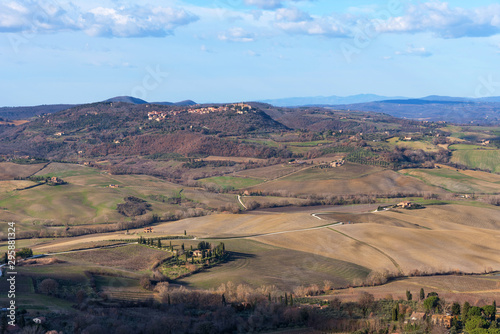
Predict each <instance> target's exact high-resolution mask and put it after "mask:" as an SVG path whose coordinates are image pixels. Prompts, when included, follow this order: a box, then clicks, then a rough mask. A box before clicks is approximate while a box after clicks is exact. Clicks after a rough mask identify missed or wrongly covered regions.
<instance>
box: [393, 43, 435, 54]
mask: <svg viewBox="0 0 500 334" xmlns="http://www.w3.org/2000/svg"><path fill="white" fill-rule="evenodd" d="M395 54H396V55H399V56H419V57H430V56H432V52H430V51H428V50H427V49H426V48H425V47H414V46H413V45H412V44H410V45H408V47H407V48H406V50H405V51H396V52H395Z"/></svg>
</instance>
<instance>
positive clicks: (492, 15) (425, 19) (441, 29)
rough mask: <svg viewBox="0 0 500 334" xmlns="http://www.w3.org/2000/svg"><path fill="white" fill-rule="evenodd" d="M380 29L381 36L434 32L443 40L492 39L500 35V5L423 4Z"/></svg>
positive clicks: (379, 23)
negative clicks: (466, 6)
mask: <svg viewBox="0 0 500 334" xmlns="http://www.w3.org/2000/svg"><path fill="white" fill-rule="evenodd" d="M376 27H377V30H378V31H379V32H394V33H398V32H401V33H405V32H409V33H416V32H432V33H434V34H436V35H437V36H439V37H442V38H460V37H484V36H492V35H496V34H498V33H499V32H500V5H499V4H494V5H490V6H486V7H478V8H475V9H463V8H459V7H454V8H452V7H450V5H449V4H448V3H446V2H439V1H434V2H427V3H420V4H417V5H411V6H409V7H408V10H407V12H406V14H405V15H402V16H397V17H392V18H389V19H387V20H385V21H379V22H378V23H377V25H376Z"/></svg>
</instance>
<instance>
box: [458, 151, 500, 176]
mask: <svg viewBox="0 0 500 334" xmlns="http://www.w3.org/2000/svg"><path fill="white" fill-rule="evenodd" d="M451 162H454V163H458V164H461V165H465V166H467V167H469V168H480V169H484V170H490V171H492V172H494V173H500V150H493V149H482V150H479V149H471V150H466V149H460V150H456V151H453V156H452V158H451Z"/></svg>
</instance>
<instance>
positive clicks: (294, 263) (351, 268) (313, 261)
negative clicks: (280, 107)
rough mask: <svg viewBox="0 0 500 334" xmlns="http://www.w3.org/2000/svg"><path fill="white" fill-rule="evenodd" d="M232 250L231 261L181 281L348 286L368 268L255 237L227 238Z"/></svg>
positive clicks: (205, 285) (197, 284) (288, 286)
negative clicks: (256, 239) (251, 238)
mask: <svg viewBox="0 0 500 334" xmlns="http://www.w3.org/2000/svg"><path fill="white" fill-rule="evenodd" d="M224 243H225V245H226V249H229V250H230V251H231V253H232V259H231V261H230V262H228V263H226V264H223V265H221V266H217V267H214V268H211V269H208V270H206V271H204V272H202V273H199V274H196V275H194V276H191V277H188V278H185V279H182V280H181V282H182V283H185V284H188V285H190V286H195V287H201V288H214V287H217V286H219V285H220V284H221V283H227V282H228V281H231V282H233V283H235V284H240V283H246V284H250V285H252V286H255V287H258V286H261V285H276V286H277V287H278V288H282V289H287V290H291V289H293V288H294V287H296V286H298V285H309V284H318V285H319V286H322V285H323V281H324V280H331V281H332V282H333V284H334V286H345V285H346V284H347V283H349V282H352V280H353V279H356V278H360V279H363V278H364V277H366V275H368V273H369V270H368V269H367V268H364V267H361V266H358V265H355V264H352V263H348V262H345V261H341V260H333V259H331V258H328V257H325V256H322V255H315V254H310V253H304V252H300V251H295V250H290V249H285V248H279V247H274V246H270V245H265V244H262V243H259V242H256V241H252V240H225V241H224Z"/></svg>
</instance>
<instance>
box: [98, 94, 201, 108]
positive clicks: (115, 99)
mask: <svg viewBox="0 0 500 334" xmlns="http://www.w3.org/2000/svg"><path fill="white" fill-rule="evenodd" d="M103 102H125V103H132V104H148V103H149V104H159V105H163V106H192V105H195V104H197V103H196V102H194V101H191V100H184V101H180V102H147V101H144V100H141V99H138V98H136V97H132V96H116V97H113V98H111V99H107V100H105V101H103Z"/></svg>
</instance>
